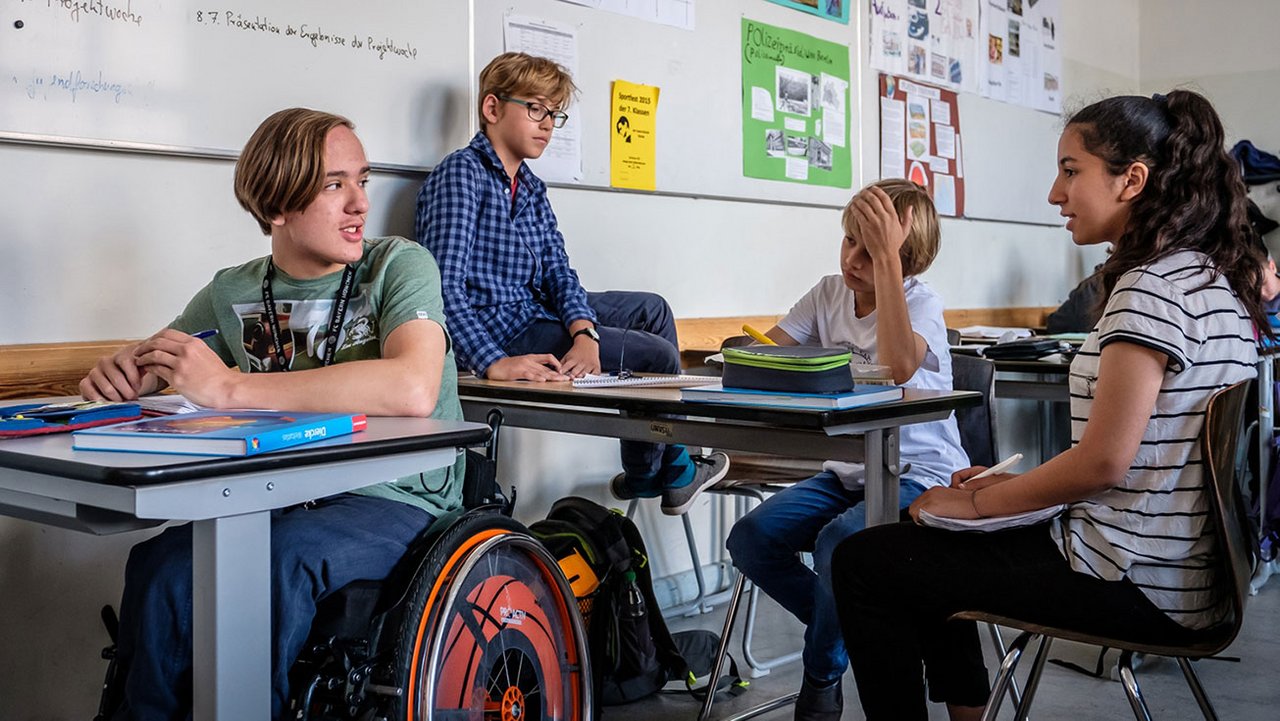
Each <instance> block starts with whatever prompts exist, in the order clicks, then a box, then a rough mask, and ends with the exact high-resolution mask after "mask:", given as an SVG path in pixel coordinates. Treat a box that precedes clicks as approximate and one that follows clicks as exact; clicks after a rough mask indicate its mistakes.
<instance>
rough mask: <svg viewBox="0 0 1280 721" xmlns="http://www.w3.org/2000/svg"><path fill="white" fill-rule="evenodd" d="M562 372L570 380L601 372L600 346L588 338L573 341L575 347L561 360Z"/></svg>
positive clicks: (578, 338) (582, 337) (583, 337)
mask: <svg viewBox="0 0 1280 721" xmlns="http://www.w3.org/2000/svg"><path fill="white" fill-rule="evenodd" d="M560 372H561V373H563V374H565V375H567V376H569V377H570V378H581V377H582V376H584V375H586V374H588V373H599V372H600V344H599V343H597V342H596V341H594V340H591V339H590V338H588V337H586V336H582V335H580V336H578V337H577V338H575V339H574V340H573V347H572V348H570V349H569V352H568V353H565V354H564V358H561V359H560Z"/></svg>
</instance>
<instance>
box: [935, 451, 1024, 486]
mask: <svg viewBox="0 0 1280 721" xmlns="http://www.w3.org/2000/svg"><path fill="white" fill-rule="evenodd" d="M1021 460H1022V454H1021V453H1015V454H1013V455H1012V456H1009V457H1008V458H1006V459H1004V460H1003V461H1000V462H999V463H997V464H995V465H994V466H992V467H990V468H988V469H986V470H983V471H980V472H978V473H976V474H974V475H972V476H969V477H967V478H964V479H962V480H959V481H957V480H956V476H958V475H959V474H961V473H964V472H965V471H968V470H971V469H968V468H966V469H965V470H964V471H956V473H955V475H953V476H952V481H951V485H952V487H954V488H962V489H964V490H966V491H976V490H978V489H980V488H986V487H987V486H989V485H991V484H993V483H999V482H1000V481H1001V480H1004V479H997V478H995V477H994V476H997V475H999V474H1002V473H1004V472H1005V471H1007V470H1009V469H1010V468H1012V467H1013V466H1014V465H1016V464H1017V463H1018V461H1021ZM987 479H989V480H987ZM978 481H984V482H981V483H979V482H978Z"/></svg>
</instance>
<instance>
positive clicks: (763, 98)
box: [751, 86, 773, 123]
mask: <svg viewBox="0 0 1280 721" xmlns="http://www.w3.org/2000/svg"><path fill="white" fill-rule="evenodd" d="M751 117H752V118H753V119H755V120H762V121H764V122H766V123H772V122H773V96H772V95H770V94H769V91H768V89H766V88H762V87H759V86H753V87H752V88H751Z"/></svg>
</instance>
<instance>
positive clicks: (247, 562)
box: [0, 418, 489, 721]
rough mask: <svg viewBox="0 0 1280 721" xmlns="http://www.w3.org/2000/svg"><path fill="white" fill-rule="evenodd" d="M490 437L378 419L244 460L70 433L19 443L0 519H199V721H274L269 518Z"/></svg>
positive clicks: (126, 526)
mask: <svg viewBox="0 0 1280 721" xmlns="http://www.w3.org/2000/svg"><path fill="white" fill-rule="evenodd" d="M488 437H489V427H488V426H485V425H483V424H479V423H467V422H462V421H437V420H430V419H424V418H369V427H368V430H366V431H363V432H361V433H357V434H354V435H349V436H343V437H341V438H333V439H330V440H326V441H320V442H318V443H313V444H308V445H304V446H298V447H296V448H293V449H289V450H285V451H279V452H276V453H265V454H262V455H258V456H248V457H236V458H208V457H198V456H176V455H160V454H150V453H109V452H94V451H76V450H73V449H72V448H71V437H70V436H69V435H68V434H65V433H60V434H54V435H47V436H33V437H29V438H17V439H10V440H5V441H0V514H4V515H7V516H12V517H15V518H22V519H26V520H30V521H36V522H38V523H44V524H48V525H54V526H59V527H63V528H71V529H75V530H79V531H87V532H90V533H97V534H105V533H117V532H120V531H127V530H134V529H138V528H146V527H149V526H156V525H159V524H160V523H162V522H164V521H168V520H180V521H192V522H193V534H192V550H193V556H194V559H193V560H194V564H195V565H194V571H193V575H194V578H195V589H194V599H193V602H194V605H193V610H194V619H193V620H194V632H193V639H192V642H193V645H194V664H195V666H194V691H195V697H194V702H195V719H196V721H250V720H256V719H262V720H265V719H268V718H270V716H271V713H270V703H271V606H270V598H271V579H270V569H269V561H270V554H269V548H270V539H271V536H270V511H271V509H274V508H282V507H285V506H290V505H293V504H296V503H302V502H305V501H307V500H310V499H313V498H321V497H324V496H331V495H334V494H337V493H343V492H346V491H350V490H354V489H357V488H360V487H362V486H367V485H370V484H372V483H377V482H380V481H388V480H392V479H395V478H398V477H401V476H405V475H410V474H413V473H417V472H419V471H422V470H426V469H432V468H441V467H444V466H447V465H449V464H452V463H453V461H454V458H455V453H456V449H457V448H458V447H461V446H467V445H473V444H477V443H482V442H484V441H485V439H487V438H488ZM123 572H124V569H123V568H122V569H121V573H123ZM9 592H10V593H12V592H14V591H13V590H12V589H11V590H10V591H9ZM104 670H105V667H104Z"/></svg>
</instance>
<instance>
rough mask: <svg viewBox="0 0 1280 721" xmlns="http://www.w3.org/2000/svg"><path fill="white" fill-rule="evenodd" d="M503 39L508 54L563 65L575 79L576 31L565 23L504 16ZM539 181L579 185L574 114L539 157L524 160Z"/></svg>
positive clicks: (579, 147) (578, 141) (578, 138)
mask: <svg viewBox="0 0 1280 721" xmlns="http://www.w3.org/2000/svg"><path fill="white" fill-rule="evenodd" d="M502 37H503V40H504V42H505V46H506V49H507V51H508V52H523V53H528V54H530V55H537V56H539V57H544V58H550V59H551V60H554V61H556V62H557V63H560V64H561V65H563V66H565V67H566V68H567V69H568V70H569V72H570V74H572V75H573V76H574V77H578V31H577V29H576V28H574V26H572V25H570V24H568V23H560V22H555V21H551V20H543V19H539V18H532V17H528V16H525V15H514V14H508V15H507V16H506V17H504V18H503V33H502ZM527 162H528V163H529V167H530V168H532V169H533V172H534V173H536V174H537V176H538V177H539V178H542V179H543V180H551V181H559V182H570V183H580V182H582V138H581V134H580V131H579V119H578V113H572V112H571V113H569V120H568V121H567V122H566V123H565V124H564V127H563V128H556V130H555V132H553V133H552V134H551V142H550V143H548V144H547V147H546V150H544V151H543V152H542V157H541V158H538V159H537V160H530V161H527Z"/></svg>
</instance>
